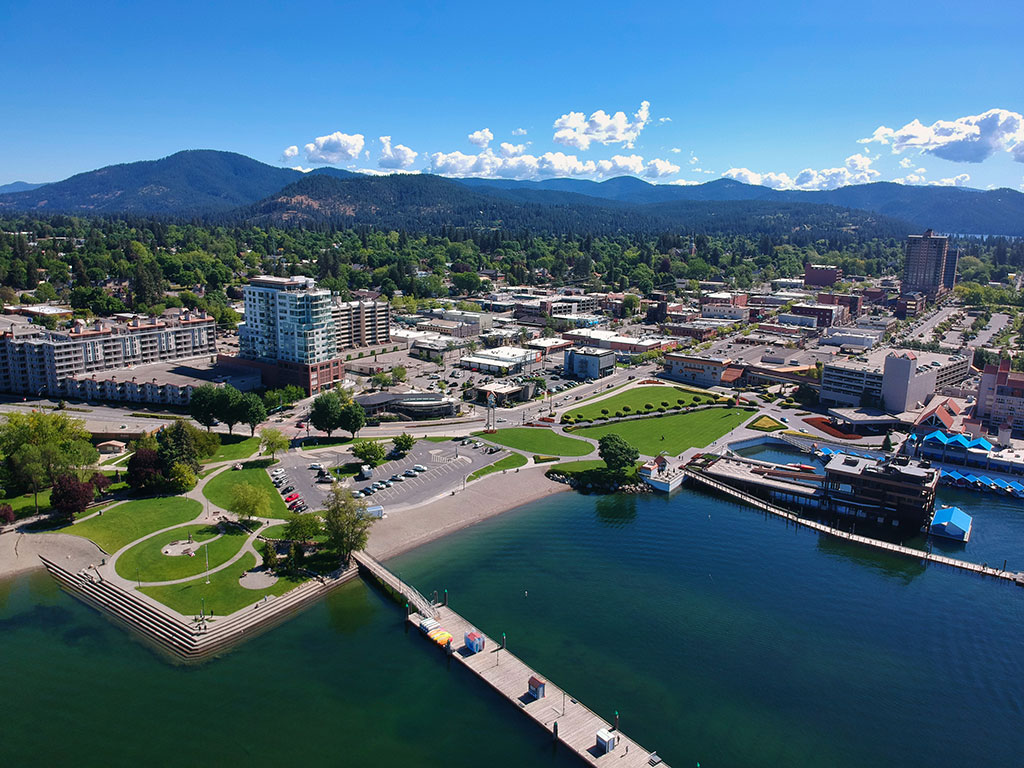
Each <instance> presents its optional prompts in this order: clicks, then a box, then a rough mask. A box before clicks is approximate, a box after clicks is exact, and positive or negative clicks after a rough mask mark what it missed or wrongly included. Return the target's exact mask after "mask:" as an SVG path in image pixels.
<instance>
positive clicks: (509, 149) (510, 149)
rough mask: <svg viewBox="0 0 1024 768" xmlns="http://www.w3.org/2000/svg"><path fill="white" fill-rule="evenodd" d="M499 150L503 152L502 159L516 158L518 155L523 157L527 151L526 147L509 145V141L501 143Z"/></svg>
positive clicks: (523, 145)
mask: <svg viewBox="0 0 1024 768" xmlns="http://www.w3.org/2000/svg"><path fill="white" fill-rule="evenodd" d="M499 149H500V150H501V156H502V157H515V156H516V155H521V154H523V152H525V151H526V145H525V144H509V143H508V142H507V141H503V142H501V145H500V147H499Z"/></svg>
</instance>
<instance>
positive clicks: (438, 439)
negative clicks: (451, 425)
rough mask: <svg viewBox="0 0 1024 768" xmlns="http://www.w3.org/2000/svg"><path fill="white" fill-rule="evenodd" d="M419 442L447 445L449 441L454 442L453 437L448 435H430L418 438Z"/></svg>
mask: <svg viewBox="0 0 1024 768" xmlns="http://www.w3.org/2000/svg"><path fill="white" fill-rule="evenodd" d="M416 439H417V440H426V441H427V442H428V443H447V442H448V441H449V440H454V439H455V438H453V437H448V436H447V435H428V436H427V437H417V438H416Z"/></svg>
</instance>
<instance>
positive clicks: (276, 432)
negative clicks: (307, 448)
mask: <svg viewBox="0 0 1024 768" xmlns="http://www.w3.org/2000/svg"><path fill="white" fill-rule="evenodd" d="M289 445H291V441H290V440H289V439H288V438H287V437H286V436H285V434H284V432H282V431H281V430H280V429H276V428H274V427H266V428H264V429H261V430H260V450H261V451H263V453H269V454H270V458H271V459H273V458H274V455H275V454H276V453H277V452H278V451H287V450H288V446H289Z"/></svg>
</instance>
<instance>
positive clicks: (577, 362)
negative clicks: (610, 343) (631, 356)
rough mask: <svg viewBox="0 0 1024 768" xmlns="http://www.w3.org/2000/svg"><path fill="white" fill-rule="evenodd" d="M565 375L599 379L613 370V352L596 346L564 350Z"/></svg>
mask: <svg viewBox="0 0 1024 768" xmlns="http://www.w3.org/2000/svg"><path fill="white" fill-rule="evenodd" d="M564 370H565V375H566V376H572V377H574V378H577V379H599V378H601V377H602V376H607V375H608V374H610V373H612V371H614V370H615V352H614V351H612V350H610V349H598V348H597V347H576V348H574V349H567V350H565V368H564Z"/></svg>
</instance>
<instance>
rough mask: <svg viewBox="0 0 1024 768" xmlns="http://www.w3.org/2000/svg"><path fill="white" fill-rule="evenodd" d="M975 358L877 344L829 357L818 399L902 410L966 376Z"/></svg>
mask: <svg viewBox="0 0 1024 768" xmlns="http://www.w3.org/2000/svg"><path fill="white" fill-rule="evenodd" d="M970 370H971V361H970V358H968V357H963V356H961V355H942V354H938V353H933V352H911V351H909V350H895V349H888V348H886V349H879V350H875V351H873V352H869V353H867V354H866V355H861V356H858V357H851V358H847V359H842V360H833V361H830V362H827V363H825V365H824V368H823V370H822V377H821V392H820V399H821V402H822V403H823V404H825V405H838V406H861V405H867V406H877V407H881V408H884V409H885V410H886V411H887V412H888V413H903V412H904V411H908V410H911V409H913V408H915V407H919V406H918V405H917V404H918V403H920V404H923V403H925V402H927V401H928V397H929V395H931V394H932V393H934V392H936V391H938V390H939V389H941V388H942V387H945V386H950V385H953V384H957V383H959V382H961V381H963V380H964V379H965V378H967V376H968V374H969V373H970Z"/></svg>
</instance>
